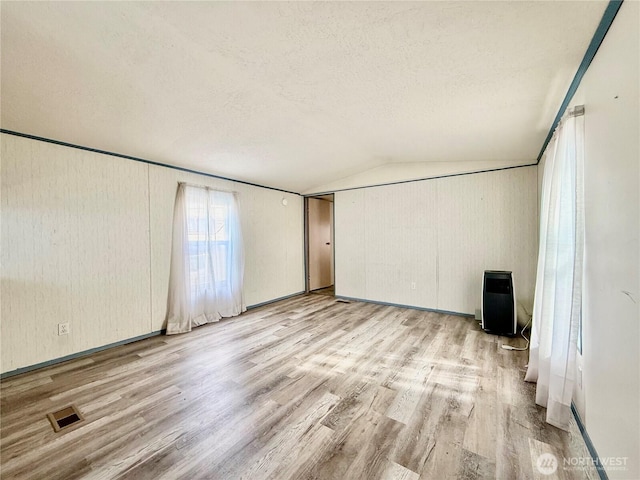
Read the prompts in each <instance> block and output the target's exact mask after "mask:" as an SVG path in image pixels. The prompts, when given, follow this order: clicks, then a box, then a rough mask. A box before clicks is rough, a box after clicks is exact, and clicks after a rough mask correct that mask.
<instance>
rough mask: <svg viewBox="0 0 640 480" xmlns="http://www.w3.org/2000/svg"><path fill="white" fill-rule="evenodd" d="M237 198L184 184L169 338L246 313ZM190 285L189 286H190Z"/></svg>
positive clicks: (178, 208)
mask: <svg viewBox="0 0 640 480" xmlns="http://www.w3.org/2000/svg"><path fill="white" fill-rule="evenodd" d="M236 197H237V195H236V194H235V193H232V192H223V191H219V190H213V189H210V188H206V187H196V186H191V185H186V184H180V186H179V187H178V194H177V196H176V207H175V215H174V226H173V247H172V256H171V278H170V282H169V283H170V285H169V308H168V313H167V333H179V332H185V331H189V330H191V327H192V326H197V325H201V324H203V323H207V322H212V321H217V320H219V319H220V318H221V317H230V316H234V315H238V314H240V313H241V312H243V311H244V310H245V306H244V301H243V296H242V283H243V275H244V254H243V248H242V234H241V232H240V220H239V216H238V205H237V198H236ZM187 284H188V285H187Z"/></svg>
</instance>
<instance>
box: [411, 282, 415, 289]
mask: <svg viewBox="0 0 640 480" xmlns="http://www.w3.org/2000/svg"><path fill="white" fill-rule="evenodd" d="M415 289H416V282H411V290H415Z"/></svg>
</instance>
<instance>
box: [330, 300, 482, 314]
mask: <svg viewBox="0 0 640 480" xmlns="http://www.w3.org/2000/svg"><path fill="white" fill-rule="evenodd" d="M335 298H337V299H340V300H351V301H353V302H364V303H375V304H376V305H386V306H388V307H399V308H410V309H411V310H422V311H423V312H435V313H442V314H445V315H456V316H458V317H469V318H474V317H475V314H471V313H460V312H450V311H449V310H438V309H436V308H426V307H416V306H414V305H402V304H399V303H389V302H378V301H377V300H365V299H364V298H354V297H343V296H342V295H336V296H335Z"/></svg>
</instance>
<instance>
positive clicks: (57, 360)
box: [0, 330, 165, 379]
mask: <svg viewBox="0 0 640 480" xmlns="http://www.w3.org/2000/svg"><path fill="white" fill-rule="evenodd" d="M164 332H165V331H164V330H158V331H157V332H151V333H145V334H144V335H139V336H137V337H133V338H127V339H126V340H120V341H119V342H114V343H110V344H108V345H103V346H101V347H96V348H90V349H89V350H84V351H82V352H78V353H72V354H71V355H67V356H65V357H60V358H55V359H53V360H47V361H46V362H42V363H36V364H35V365H29V366H28V367H22V368H18V369H16V370H11V371H10V372H5V373H3V374H1V375H0V379H3V378H8V377H13V376H14V375H20V374H21V373H26V372H30V371H32V370H37V369H39V368H44V367H50V366H51V365H56V364H58V363H62V362H66V361H68V360H74V359H76V358H80V357H86V356H87V355H91V354H92V353H97V352H101V351H102V350H107V349H109V348H113V347H119V346H120V345H126V344H127V343H133V342H137V341H139V340H144V339H146V338H151V337H157V336H158V335H162V334H163V333H164Z"/></svg>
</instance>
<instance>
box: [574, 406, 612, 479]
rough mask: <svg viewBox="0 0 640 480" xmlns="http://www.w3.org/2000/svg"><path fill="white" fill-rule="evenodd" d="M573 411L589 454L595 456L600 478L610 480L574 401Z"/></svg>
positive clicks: (594, 459)
mask: <svg viewBox="0 0 640 480" xmlns="http://www.w3.org/2000/svg"><path fill="white" fill-rule="evenodd" d="M571 411H572V412H573V417H574V418H575V419H576V423H577V424H578V429H579V430H580V433H581V434H582V438H583V439H584V443H585V444H586V445H587V449H588V450H589V454H590V455H591V458H593V462H594V464H595V466H596V469H597V471H598V475H600V480H609V477H608V476H607V472H606V471H605V469H604V467H603V466H602V464H601V463H600V457H599V456H598V452H596V447H594V446H593V443H592V442H591V438H589V434H588V433H587V429H586V428H585V427H584V424H583V423H582V419H581V418H580V414H579V413H578V410H576V406H575V404H574V403H573V402H571Z"/></svg>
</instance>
